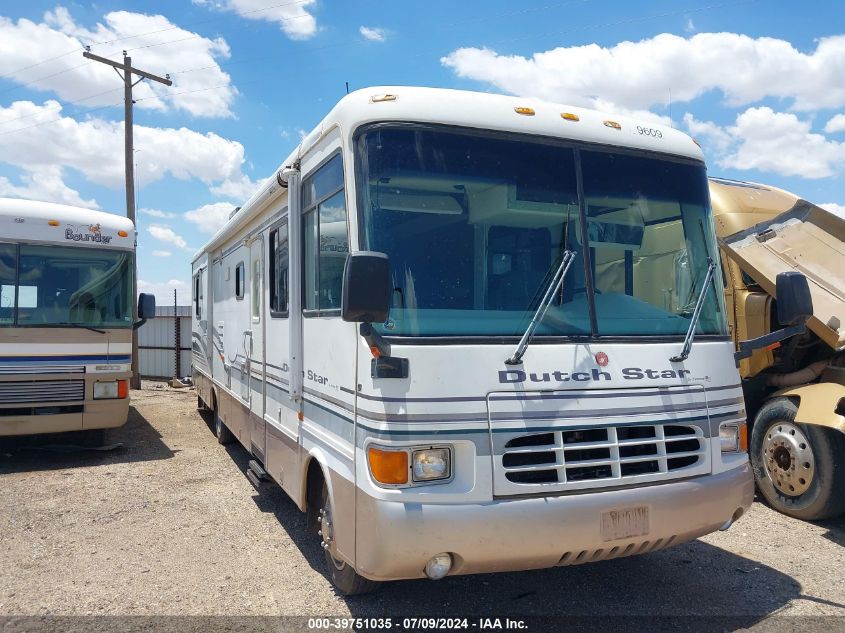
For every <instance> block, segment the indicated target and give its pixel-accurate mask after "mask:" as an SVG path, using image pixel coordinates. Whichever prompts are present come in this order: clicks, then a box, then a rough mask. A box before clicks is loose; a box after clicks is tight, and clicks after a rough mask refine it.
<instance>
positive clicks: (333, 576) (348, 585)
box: [318, 481, 380, 596]
mask: <svg viewBox="0 0 845 633" xmlns="http://www.w3.org/2000/svg"><path fill="white" fill-rule="evenodd" d="M319 520H320V531H319V533H318V534H319V536H320V539H321V540H320V546H321V547H322V548H323V554H324V555H325V558H326V574H327V575H328V577H329V580H330V581H331V583H332V585H334V587H335V589H337V590H338V592H340V593H341V594H342V595H344V596H355V595H359V594H362V593H370V592H371V591H375V590H376V589H378V588H379V586H380V583H378V582H374V581H372V580H368V579H367V578H364V577H363V576H361V575H359V574H358V573H357V572H356V571H355V570H354V569H352V566H351V565H349V564H348V563H347V562H346V561H344V560H341V559H340V558H335V556H334V553H335V543H334V538H333V531H334V525H333V523H332V505H331V499H330V498H329V489H328V487H327V486H326V482H325V481H324V482H323V491H322V495H321V503H320V513H319Z"/></svg>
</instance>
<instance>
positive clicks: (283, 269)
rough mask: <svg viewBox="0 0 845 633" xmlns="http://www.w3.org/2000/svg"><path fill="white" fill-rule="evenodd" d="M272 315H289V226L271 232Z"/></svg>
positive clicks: (284, 225) (282, 226) (285, 225)
mask: <svg viewBox="0 0 845 633" xmlns="http://www.w3.org/2000/svg"><path fill="white" fill-rule="evenodd" d="M269 269H270V314H271V315H272V316H274V317H286V316H287V315H288V225H287V224H283V225H281V226H280V227H279V228H278V229H275V230H273V231H271V232H270V266H269Z"/></svg>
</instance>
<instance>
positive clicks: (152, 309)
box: [138, 292, 156, 321]
mask: <svg viewBox="0 0 845 633" xmlns="http://www.w3.org/2000/svg"><path fill="white" fill-rule="evenodd" d="M155 315H156V297H155V295H151V294H147V293H145V292H142V293H141V294H139V295H138V318H139V319H142V320H144V321H146V320H147V319H152V318H153V317H154V316H155Z"/></svg>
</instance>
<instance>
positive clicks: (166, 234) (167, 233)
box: [147, 224, 191, 250]
mask: <svg viewBox="0 0 845 633" xmlns="http://www.w3.org/2000/svg"><path fill="white" fill-rule="evenodd" d="M147 232H148V233H149V234H150V235H152V236H153V237H154V238H156V239H157V240H159V241H161V242H167V243H169V244H173V245H174V246H177V247H179V248H182V249H185V250H191V249H190V247H189V246H188V243H187V242H185V238H183V237H182V236H181V235H179V234H178V233H176V231H174V230H173V229H171V228H170V227H169V226H165V225H163V224H151V225H150V226H149V227H148V228H147Z"/></svg>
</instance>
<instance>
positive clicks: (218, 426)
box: [214, 415, 223, 437]
mask: <svg viewBox="0 0 845 633" xmlns="http://www.w3.org/2000/svg"><path fill="white" fill-rule="evenodd" d="M214 433H215V435H217V437H220V436H221V435H222V434H223V420H222V419H221V418H220V416H219V415H215V416H214Z"/></svg>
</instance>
